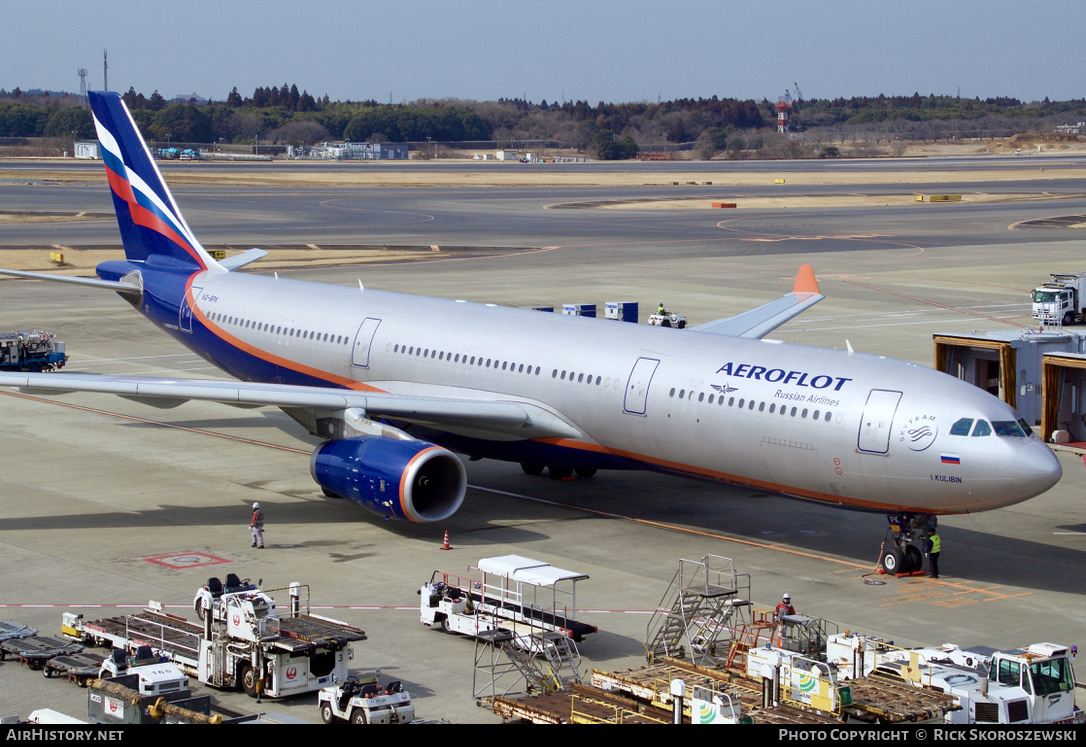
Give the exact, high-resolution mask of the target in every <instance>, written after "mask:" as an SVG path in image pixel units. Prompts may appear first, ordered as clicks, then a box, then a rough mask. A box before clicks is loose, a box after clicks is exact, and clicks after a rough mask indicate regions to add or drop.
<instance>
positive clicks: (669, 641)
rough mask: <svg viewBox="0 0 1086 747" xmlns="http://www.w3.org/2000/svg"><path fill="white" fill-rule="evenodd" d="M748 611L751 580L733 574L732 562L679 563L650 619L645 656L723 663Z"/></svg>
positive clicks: (717, 558) (708, 558) (709, 557)
mask: <svg viewBox="0 0 1086 747" xmlns="http://www.w3.org/2000/svg"><path fill="white" fill-rule="evenodd" d="M749 608H750V575H749V574H746V573H737V572H736V570H735V566H734V565H733V563H732V561H731V559H730V558H724V557H721V556H719V555H706V556H705V557H703V558H702V559H701V560H698V561H695V560H680V561H679V569H678V571H676V573H675V576H674V577H673V578H672V580H671V584H670V585H669V586H668V588H667V591H665V592H664V595H663V597H662V598H661V600H660V604H659V605H657V608H656V611H655V612H654V613H653V614H652V617H651V618H650V619H649V623H648V626H647V630H646V636H645V653H646V656H647V658H648V660H649V661H650V662H651V661H654V660H655V659H656V658H658V657H660V656H668V657H671V658H674V659H688V660H689V661H691V662H692V663H694V664H698V665H703V666H713V665H715V664H719V663H722V661H723V658H724V656H725V655H726V653H727V652H728V650H729V648H730V645H731V639H732V631H733V630H734V628H735V627H736V626H738V625H742V624H744V623H745V622H746V619H747V617H748V615H747V610H748V609H749ZM721 639H722V640H721Z"/></svg>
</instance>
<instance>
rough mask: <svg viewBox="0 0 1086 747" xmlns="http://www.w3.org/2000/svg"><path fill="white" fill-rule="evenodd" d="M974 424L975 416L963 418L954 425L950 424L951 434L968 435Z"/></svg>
mask: <svg viewBox="0 0 1086 747" xmlns="http://www.w3.org/2000/svg"><path fill="white" fill-rule="evenodd" d="M972 426H973V418H962V419H961V420H959V421H958V422H957V423H955V424H954V425H952V426H950V435H952V436H968V435H969V429H970V428H971V427H972Z"/></svg>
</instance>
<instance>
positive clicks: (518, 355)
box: [172, 271, 1060, 513]
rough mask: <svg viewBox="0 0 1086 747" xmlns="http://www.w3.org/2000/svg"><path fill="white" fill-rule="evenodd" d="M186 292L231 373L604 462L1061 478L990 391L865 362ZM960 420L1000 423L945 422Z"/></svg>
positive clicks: (900, 485) (885, 497)
mask: <svg viewBox="0 0 1086 747" xmlns="http://www.w3.org/2000/svg"><path fill="white" fill-rule="evenodd" d="M191 286H192V288H191V292H190V294H189V296H188V302H189V305H190V306H191V310H192V321H191V323H189V324H188V327H189V328H188V329H186V328H185V327H186V323H184V322H183V323H182V324H180V325H179V326H178V327H177V328H176V329H175V330H172V331H174V332H175V333H176V334H177V336H178V337H179V338H180V339H182V340H183V341H184V342H186V344H188V345H189V346H190V347H192V348H193V349H194V350H196V351H197V352H200V353H201V354H202V355H204V356H205V357H207V358H208V359H209V360H211V361H212V362H213V363H215V364H216V365H218V366H220V367H222V368H223V369H225V370H227V371H228V372H230V373H231V374H233V375H235V376H237V377H239V378H242V379H246V380H251V381H269V382H274V383H284V384H289V383H298V380H299V379H306V380H312V379H314V378H315V379H319V380H321V381H323V382H325V385H338V386H343V387H349V388H353V389H361V390H367V389H368V390H377V391H386V392H391V393H395V394H409V395H427V396H440V397H456V398H461V399H468V400H471V399H478V400H484V401H517V402H528V403H532V404H533V405H535V406H538V407H539V408H542V409H544V410H547V411H549V412H550V413H552V414H553V415H554V416H556V417H557V418H559V419H561V420H563V421H565V422H566V423H568V424H570V425H571V426H572V427H573V428H574V429H575V430H576V431H578V432H579V433H580V434H581V436H580V437H579V438H569V439H551V442H552V443H553V444H554V445H555V446H557V447H561V448H564V449H573V450H579V451H580V452H582V453H583V454H594V455H599V456H600V457H601V462H602V461H605V460H606V459H612V460H615V461H619V460H626V461H627V462H628V464H629V466H637V467H644V468H650V469H659V470H662V471H668V472H675V473H680V474H685V475H689V476H694V477H701V478H707V479H713V480H719V481H723V482H728V483H732V484H740V485H746V486H751V487H755V488H760V489H765V490H767V491H774V492H781V493H784V494H787V495H791V496H795V497H801V498H807V499H812V500H817V501H823V502H830V503H835V504H841V505H845V506H850V507H855V508H867V509H877V510H897V511H916V512H923V513H960V512H971V511H979V510H984V509H990V508H995V507H998V506H1003V505H1008V504H1011V503H1015V502H1018V501H1021V500H1025V499H1026V498H1029V497H1032V496H1033V495H1036V494H1038V493H1040V492H1043V490H1046V489H1047V488H1048V487H1051V485H1052V484H1054V483H1055V482H1056V480H1058V479H1059V475H1060V468H1059V464H1058V462H1057V461H1056V459H1055V457H1054V456H1053V454H1052V453H1051V450H1050V449H1048V447H1047V446H1045V445H1044V444H1043V443H1042V442H1041V441H1040V440H1039V439H1038V438H1037V437H1036V436H1034V435H1032V432H1029V433H1025V432H1024V431H1022V430H1020V431H1018V433H1017V435H1015V434H1013V433H1012V434H1008V433H1007V428H1006V424H1007V423H1010V424H1015V423H1016V421H1017V417H1018V416H1017V415H1016V414H1015V413H1014V410H1013V409H1012V408H1010V407H1009V406H1008V405H1006V404H1005V403H1003V402H1002V401H1000V400H998V399H996V398H995V397H992V396H991V395H989V394H987V393H986V392H983V391H981V390H979V389H977V388H976V387H973V386H970V385H968V384H966V383H964V382H962V381H959V380H957V379H955V378H952V377H950V376H947V375H945V374H942V373H939V372H935V371H932V370H931V369H928V368H925V367H922V366H919V365H915V364H911V363H906V362H902V361H897V360H893V359H889V358H884V357H881V356H873V355H865V354H860V353H851V352H846V351H839V350H829V349H822V348H813V347H806V346H798V345H791V344H785V343H781V342H778V341H773V340H757V339H743V338H737V337H729V336H724V335H719V334H710V333H703V332H698V331H697V329H696V328H693V329H687V330H682V331H680V330H676V329H664V328H657V327H649V326H644V325H636V324H629V323H621V322H615V321H608V320H603V319H589V318H582V317H573V316H564V315H558V314H550V313H542V312H535V311H529V310H522V309H512V308H506V307H498V306H493V305H489V304H486V305H484V304H477V303H468V302H464V301H451V300H442V299H435V298H427V297H421V296H412V295H405V294H399V293H389V292H382V291H376V290H369V289H365V290H363V289H362V288H361V287H345V286H329V285H319V284H313V283H306V282H299V281H290V280H282V279H278V278H269V277H264V276H257V275H247V274H242V273H237V272H230V273H227V272H221V271H214V272H203V273H199V274H197V275H195V276H194V277H193V279H192V282H191ZM206 334H210V335H212V336H213V337H212V338H207V337H204V335H206ZM208 339H212V340H214V342H215V345H213V346H209V345H207V344H206V340H208ZM966 420H968V421H971V422H976V423H979V422H981V421H984V422H988V423H999V424H1003V427H997V428H995V429H988V433H987V434H985V433H980V432H978V433H977V434H976V435H971V434H970V430H971V429H969V428H967V429H966V432H965V434H963V435H958V434H952V433H951V429H952V426H955V424H957V426H956V427H957V430H958V431H960V430H962V425H961V424H962V423H963V422H964V421H966ZM1016 427H1019V428H1020V427H1021V426H1017V425H1016ZM443 430H444V431H445V432H447V433H449V434H452V435H457V436H464V437H469V438H472V439H476V443H479V444H482V443H485V442H487V441H510V440H511V439H512V438H513V437H511V436H510V435H508V434H498V433H489V434H488V433H482V432H479V431H478V430H472V431H468V430H467V429H464V430H463V431H462V432H460V433H457V429H456V428H451V427H450V428H444V429H443ZM977 430H978V431H980V430H983V429H980V428H978V429H977ZM1012 430H1013V428H1012ZM997 433H1002V435H997Z"/></svg>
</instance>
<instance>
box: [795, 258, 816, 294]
mask: <svg viewBox="0 0 1086 747" xmlns="http://www.w3.org/2000/svg"><path fill="white" fill-rule="evenodd" d="M792 292H793V293H822V291H820V290H819V289H818V281H817V280H815V274H814V268H813V267H811V266H810V265H802V266H800V268H799V274H797V275H796V284H795V285H794V286H793V287H792Z"/></svg>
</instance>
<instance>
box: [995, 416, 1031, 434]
mask: <svg viewBox="0 0 1086 747" xmlns="http://www.w3.org/2000/svg"><path fill="white" fill-rule="evenodd" d="M992 427H993V428H995V432H996V435H997V436H1016V437H1018V438H1025V436H1026V434H1025V433H1023V432H1022V429H1021V428H1020V427H1019V426H1018V422H1017V421H1015V420H993V421H992Z"/></svg>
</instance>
